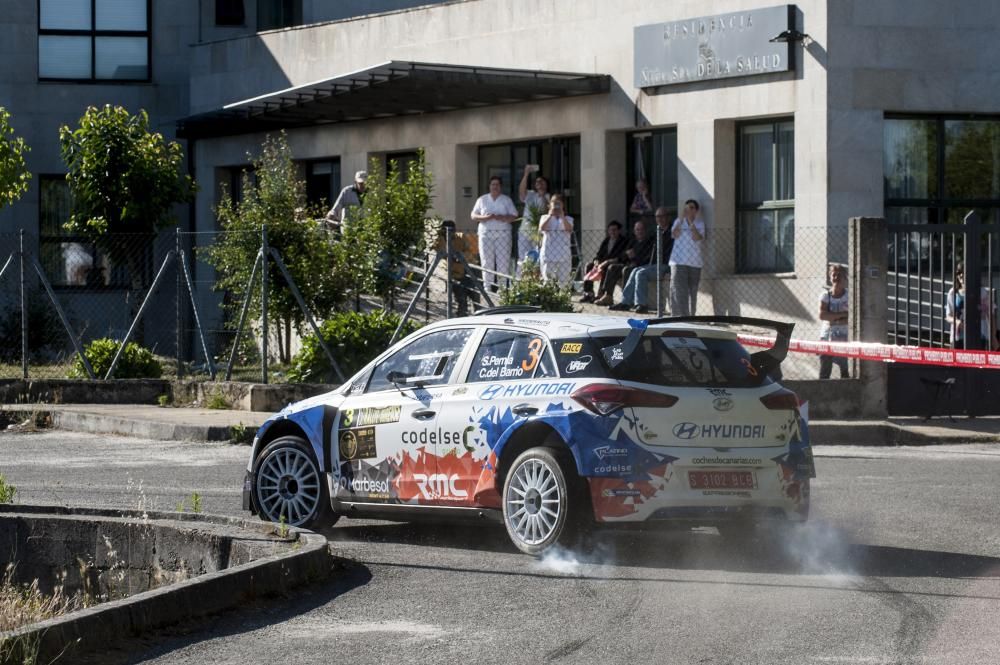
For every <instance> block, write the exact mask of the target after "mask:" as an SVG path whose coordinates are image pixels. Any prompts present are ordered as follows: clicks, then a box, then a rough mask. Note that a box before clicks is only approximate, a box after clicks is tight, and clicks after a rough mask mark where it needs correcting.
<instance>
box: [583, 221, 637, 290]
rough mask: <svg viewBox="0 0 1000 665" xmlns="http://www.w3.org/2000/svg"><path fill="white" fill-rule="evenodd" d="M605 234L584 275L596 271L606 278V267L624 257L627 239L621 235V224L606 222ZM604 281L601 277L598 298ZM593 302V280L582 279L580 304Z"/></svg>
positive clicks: (619, 261)
mask: <svg viewBox="0 0 1000 665" xmlns="http://www.w3.org/2000/svg"><path fill="white" fill-rule="evenodd" d="M606 233H607V235H606V236H604V240H602V241H601V246H600V247H598V248H597V256H595V257H594V260H593V261H591V262H590V263H588V264H587V268H586V270H585V271H584V273H583V274H584V275H587V274H589V273H590V272H591V271H593V270H595V269H596V270H598V271H600V272H601V273H604V274H605V276H606V275H607V270H608V267H609V266H610V265H611V264H613V263H621V258H622V256H624V255H625V248H626V247H627V246H628V238H626V237H625V236H624V235H623V234H622V225H621V223H620V222H619V221H618V220H616V219H613V220H611V221H610V222H608V228H607V231H606ZM604 281H605V280H604V278H603V277H602V278H601V286H600V288H599V289H598V296H601V295H603V294H604ZM594 300H596V298H595V297H594V282H593V280H589V279H584V281H583V297H582V298H580V302H594Z"/></svg>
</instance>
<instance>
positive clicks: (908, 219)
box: [882, 116, 1000, 224]
mask: <svg viewBox="0 0 1000 665" xmlns="http://www.w3.org/2000/svg"><path fill="white" fill-rule="evenodd" d="M882 155H883V174H884V175H883V177H884V181H883V185H884V191H885V217H886V219H887V220H888V221H889V222H890V223H896V224H935V223H936V224H945V223H947V224H961V223H962V221H963V219H964V218H965V216H966V215H967V214H968V213H969V211H970V210H975V211H976V212H978V213H979V217H980V219H981V220H982V221H984V222H987V221H998V220H1000V119H997V118H989V117H975V116H962V117H948V116H920V117H892V116H889V117H886V119H885V129H884V132H883V152H882Z"/></svg>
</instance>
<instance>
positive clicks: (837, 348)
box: [739, 334, 1000, 369]
mask: <svg viewBox="0 0 1000 665" xmlns="http://www.w3.org/2000/svg"><path fill="white" fill-rule="evenodd" d="M739 340H740V343H741V344H744V345H746V346H762V347H771V346H774V339H773V338H769V337H760V336H757V335H744V334H740V335H739ZM788 350H789V351H793V352H796V353H811V354H814V355H824V356H841V357H844V358H858V359H859V360H880V361H883V362H897V363H911V364H915V365H944V366H947V367H974V368H978V369H1000V352H997V351H963V350H962V349H937V348H931V347H926V346H893V345H891V344H875V343H871V342H813V341H807V340H801V339H793V340H791V341H790V342H789V344H788Z"/></svg>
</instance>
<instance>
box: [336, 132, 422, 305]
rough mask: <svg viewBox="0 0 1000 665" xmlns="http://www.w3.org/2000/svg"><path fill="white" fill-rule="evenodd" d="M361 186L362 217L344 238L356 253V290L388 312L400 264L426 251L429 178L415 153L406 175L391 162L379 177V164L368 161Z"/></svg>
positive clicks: (419, 156) (400, 273) (419, 152)
mask: <svg viewBox="0 0 1000 665" xmlns="http://www.w3.org/2000/svg"><path fill="white" fill-rule="evenodd" d="M365 186H366V187H365V196H364V201H363V202H362V206H361V212H360V214H358V215H357V216H356V218H355V219H356V221H355V222H354V223H353V224H351V225H350V226H348V227H347V229H346V230H345V237H346V240H347V242H348V244H350V245H351V246H353V247H356V248H358V249H360V252H359V255H358V256H357V257H356V259H355V260H354V261H353V262H352V265H355V266H357V275H358V280H359V283H360V284H359V285H360V287H361V290H363V291H364V292H366V293H371V294H374V295H378V296H379V297H381V298H382V301H383V304H384V305H385V306H386V307H388V306H390V305H391V303H392V299H393V297H394V294H395V289H396V284H397V282H398V281H399V279H400V278H401V277H402V275H403V268H402V263H403V261H404V259H406V258H407V257H409V256H410V255H412V254H413V253H414V251H416V252H422V251H424V249H425V248H426V238H427V233H426V231H427V211H428V210H429V209H430V207H431V198H432V191H433V188H434V177H433V175H432V174H431V173H429V172H428V171H427V163H426V161H425V159H424V152H423V150H420V151H418V153H417V158H416V159H415V160H413V161H411V162H410V163H409V166H408V167H407V170H406V171H405V172H404V171H402V170H401V169H400V166H399V163H398V162H397V161H396V160H394V159H392V160H389V165H388V173H387V174H385V175H383V169H382V166H381V163H380V162H379V160H378V158H373V159H372V161H371V167H370V168H369V170H368V181H367V182H366V183H365Z"/></svg>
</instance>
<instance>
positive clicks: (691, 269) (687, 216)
mask: <svg viewBox="0 0 1000 665" xmlns="http://www.w3.org/2000/svg"><path fill="white" fill-rule="evenodd" d="M700 209H701V206H700V205H698V202H697V201H695V200H694V199H688V200H687V201H685V202H684V212H683V214H682V215H681V216H680V217H678V218H677V219H675V220H674V224H673V227H671V229H670V234H671V235H672V236H673V237H674V248H673V251H672V252H671V254H670V313H671V315H672V316H694V315H695V313H696V312H697V311H698V282H699V281H700V280H701V267H702V246H703V245H704V244H705V222H704V220H702V219H701V217H699V216H698V212H699V211H700Z"/></svg>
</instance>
